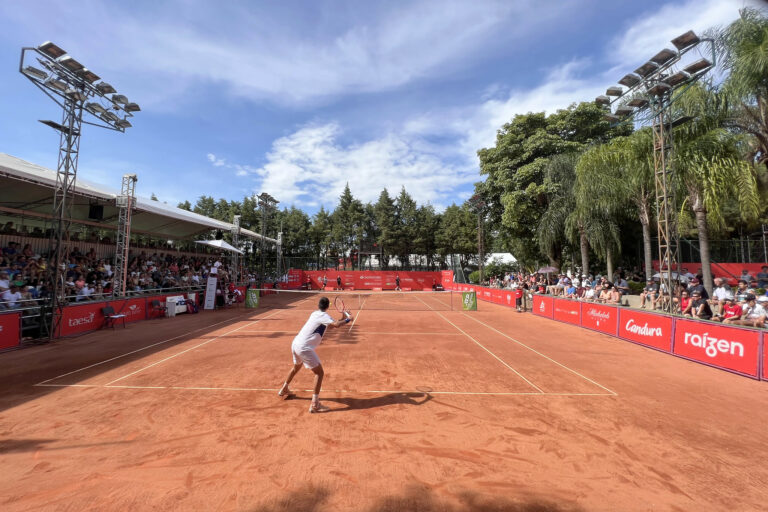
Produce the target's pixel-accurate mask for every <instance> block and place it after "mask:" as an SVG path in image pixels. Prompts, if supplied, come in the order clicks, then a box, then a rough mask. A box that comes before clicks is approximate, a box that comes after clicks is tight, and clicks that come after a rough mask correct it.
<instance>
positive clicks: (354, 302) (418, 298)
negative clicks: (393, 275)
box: [259, 289, 461, 311]
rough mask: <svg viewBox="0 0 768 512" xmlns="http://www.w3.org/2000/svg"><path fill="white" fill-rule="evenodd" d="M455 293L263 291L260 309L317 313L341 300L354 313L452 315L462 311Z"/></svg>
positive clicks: (459, 297)
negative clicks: (321, 306)
mask: <svg viewBox="0 0 768 512" xmlns="http://www.w3.org/2000/svg"><path fill="white" fill-rule="evenodd" d="M457 293H458V292H454V291H450V290H448V291H441V292H429V291H425V292H393V291H383V292H380V291H348V292H345V291H323V290H318V291H314V290H313V291H305V290H273V289H267V290H261V297H260V298H259V307H264V308H272V309H300V310H314V309H317V303H318V301H319V300H320V298H321V297H328V300H330V302H331V309H333V307H334V302H335V301H336V298H337V297H340V298H341V300H342V301H344V307H345V309H348V310H351V311H360V310H363V309H369V310H382V311H386V310H391V311H451V310H454V309H461V296H460V295H457Z"/></svg>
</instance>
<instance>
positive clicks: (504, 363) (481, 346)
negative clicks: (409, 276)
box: [416, 297, 544, 393]
mask: <svg viewBox="0 0 768 512" xmlns="http://www.w3.org/2000/svg"><path fill="white" fill-rule="evenodd" d="M416 298H417V299H419V300H421V299H420V298H419V297H416ZM421 302H424V301H423V300H422V301H421ZM424 305H425V306H427V307H428V308H429V309H432V307H431V306H430V305H429V304H427V303H426V302H424ZM432 311H433V312H434V313H436V314H437V315H439V316H440V318H442V319H443V320H445V321H446V322H448V323H449V324H451V325H452V326H454V327H455V328H456V330H458V331H459V332H460V333H462V334H463V335H464V336H466V337H467V338H469V339H471V340H472V341H474V342H475V344H477V346H478V347H480V348H482V349H483V350H485V351H486V352H488V353H489V354H490V355H492V356H493V357H494V358H496V360H497V361H499V362H500V363H501V364H503V365H504V366H506V367H507V368H509V369H510V370H512V371H513V372H515V373H516V374H517V375H518V376H519V377H520V378H521V379H523V380H524V381H525V382H527V383H528V384H529V385H530V386H531V387H533V388H534V389H536V390H537V391H538V392H539V393H544V391H543V390H542V389H541V388H540V387H539V386H537V385H536V384H534V383H533V382H531V381H530V380H528V379H526V378H525V377H523V374H522V373H520V372H519V371H517V370H515V369H514V368H512V367H511V366H510V365H509V364H507V363H506V362H505V361H504V360H503V359H502V358H500V357H499V356H497V355H496V354H494V353H493V352H491V351H490V350H488V349H487V348H485V347H484V346H483V344H482V343H480V342H479V341H477V340H476V339H475V338H473V337H472V336H470V335H469V334H467V333H466V332H464V331H462V330H461V329H460V328H459V326H457V325H456V324H454V323H453V322H451V321H450V320H448V319H447V318H445V317H444V316H443V315H442V314H440V312H439V311H435V310H434V309H432Z"/></svg>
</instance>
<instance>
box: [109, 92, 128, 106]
mask: <svg viewBox="0 0 768 512" xmlns="http://www.w3.org/2000/svg"><path fill="white" fill-rule="evenodd" d="M112 101H114V102H115V103H120V104H121V105H125V104H126V103H128V98H126V97H125V96H123V95H122V94H113V95H112Z"/></svg>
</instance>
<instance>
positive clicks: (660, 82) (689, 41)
mask: <svg viewBox="0 0 768 512" xmlns="http://www.w3.org/2000/svg"><path fill="white" fill-rule="evenodd" d="M671 42H672V44H673V45H674V46H675V48H676V49H677V50H676V51H675V50H670V49H669V48H665V49H663V50H661V51H660V52H659V53H657V54H656V55H654V56H653V57H651V59H650V60H649V61H648V62H646V63H645V64H643V65H642V66H640V67H639V68H637V69H636V70H635V71H634V73H629V74H627V75H625V76H624V77H623V78H622V79H621V80H619V84H621V85H623V86H625V87H627V89H626V90H624V89H623V88H622V87H620V86H613V87H609V88H608V90H607V91H606V93H605V95H602V96H598V97H597V98H596V99H595V103H597V104H598V105H605V106H606V107H607V113H606V119H607V120H609V121H611V122H613V123H620V122H624V121H634V122H638V123H647V122H650V123H651V128H652V130H653V164H654V182H655V187H656V229H657V233H658V240H659V272H660V276H661V277H660V279H661V282H662V283H664V284H665V285H666V287H667V293H670V294H671V293H672V290H673V272H677V273H678V274H679V272H680V261H679V258H678V245H679V244H678V235H677V211H676V208H675V198H674V190H673V188H672V183H671V181H672V178H673V176H674V172H673V171H674V170H673V169H672V168H671V166H670V156H671V152H672V128H674V127H675V126H678V125H679V124H682V123H684V122H686V121H689V120H690V118H689V117H681V118H678V119H674V120H673V119H672V115H671V112H670V110H671V109H670V107H671V106H672V104H673V102H674V101H675V99H677V98H678V97H679V95H680V93H682V92H683V91H684V90H685V89H688V88H689V87H691V86H692V85H693V84H694V83H695V82H697V81H698V80H699V79H700V78H701V77H702V76H704V75H705V74H706V73H707V72H708V71H709V70H711V69H712V68H713V67H714V66H715V42H714V41H713V40H712V39H708V38H705V39H701V38H699V36H697V35H696V34H695V33H694V32H693V31H692V30H689V31H688V32H686V33H685V34H682V35H681V36H678V37H676V38H675V39H673V40H672V41H671ZM705 44H706V45H707V46H708V48H706V47H704V48H703V49H705V50H708V55H709V57H710V58H709V59H708V58H706V57H704V56H703V55H702V54H701V50H702V47H703V45H705ZM694 50H695V52H694ZM692 56H693V58H691V57H692ZM696 56H698V57H699V58H698V59H696ZM611 98H613V99H611ZM614 104H615V105H616V109H615V110H614V111H613V113H611V107H612V106H613V105H614ZM665 269H666V275H665V273H664V270H665ZM673 307H674V305H673V304H672V301H671V300H670V301H669V302H667V303H664V302H662V308H663V309H664V310H665V311H667V312H670V313H671V312H672V310H673Z"/></svg>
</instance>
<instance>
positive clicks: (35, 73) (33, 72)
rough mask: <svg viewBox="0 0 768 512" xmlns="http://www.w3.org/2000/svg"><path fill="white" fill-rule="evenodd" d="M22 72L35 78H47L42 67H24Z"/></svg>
mask: <svg viewBox="0 0 768 512" xmlns="http://www.w3.org/2000/svg"><path fill="white" fill-rule="evenodd" d="M22 73H24V74H25V75H27V76H29V77H32V78H37V79H38V80H45V79H46V78H48V73H46V72H45V71H43V70H42V69H37V68H35V67H32V66H27V67H25V68H24V70H23V71H22Z"/></svg>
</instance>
